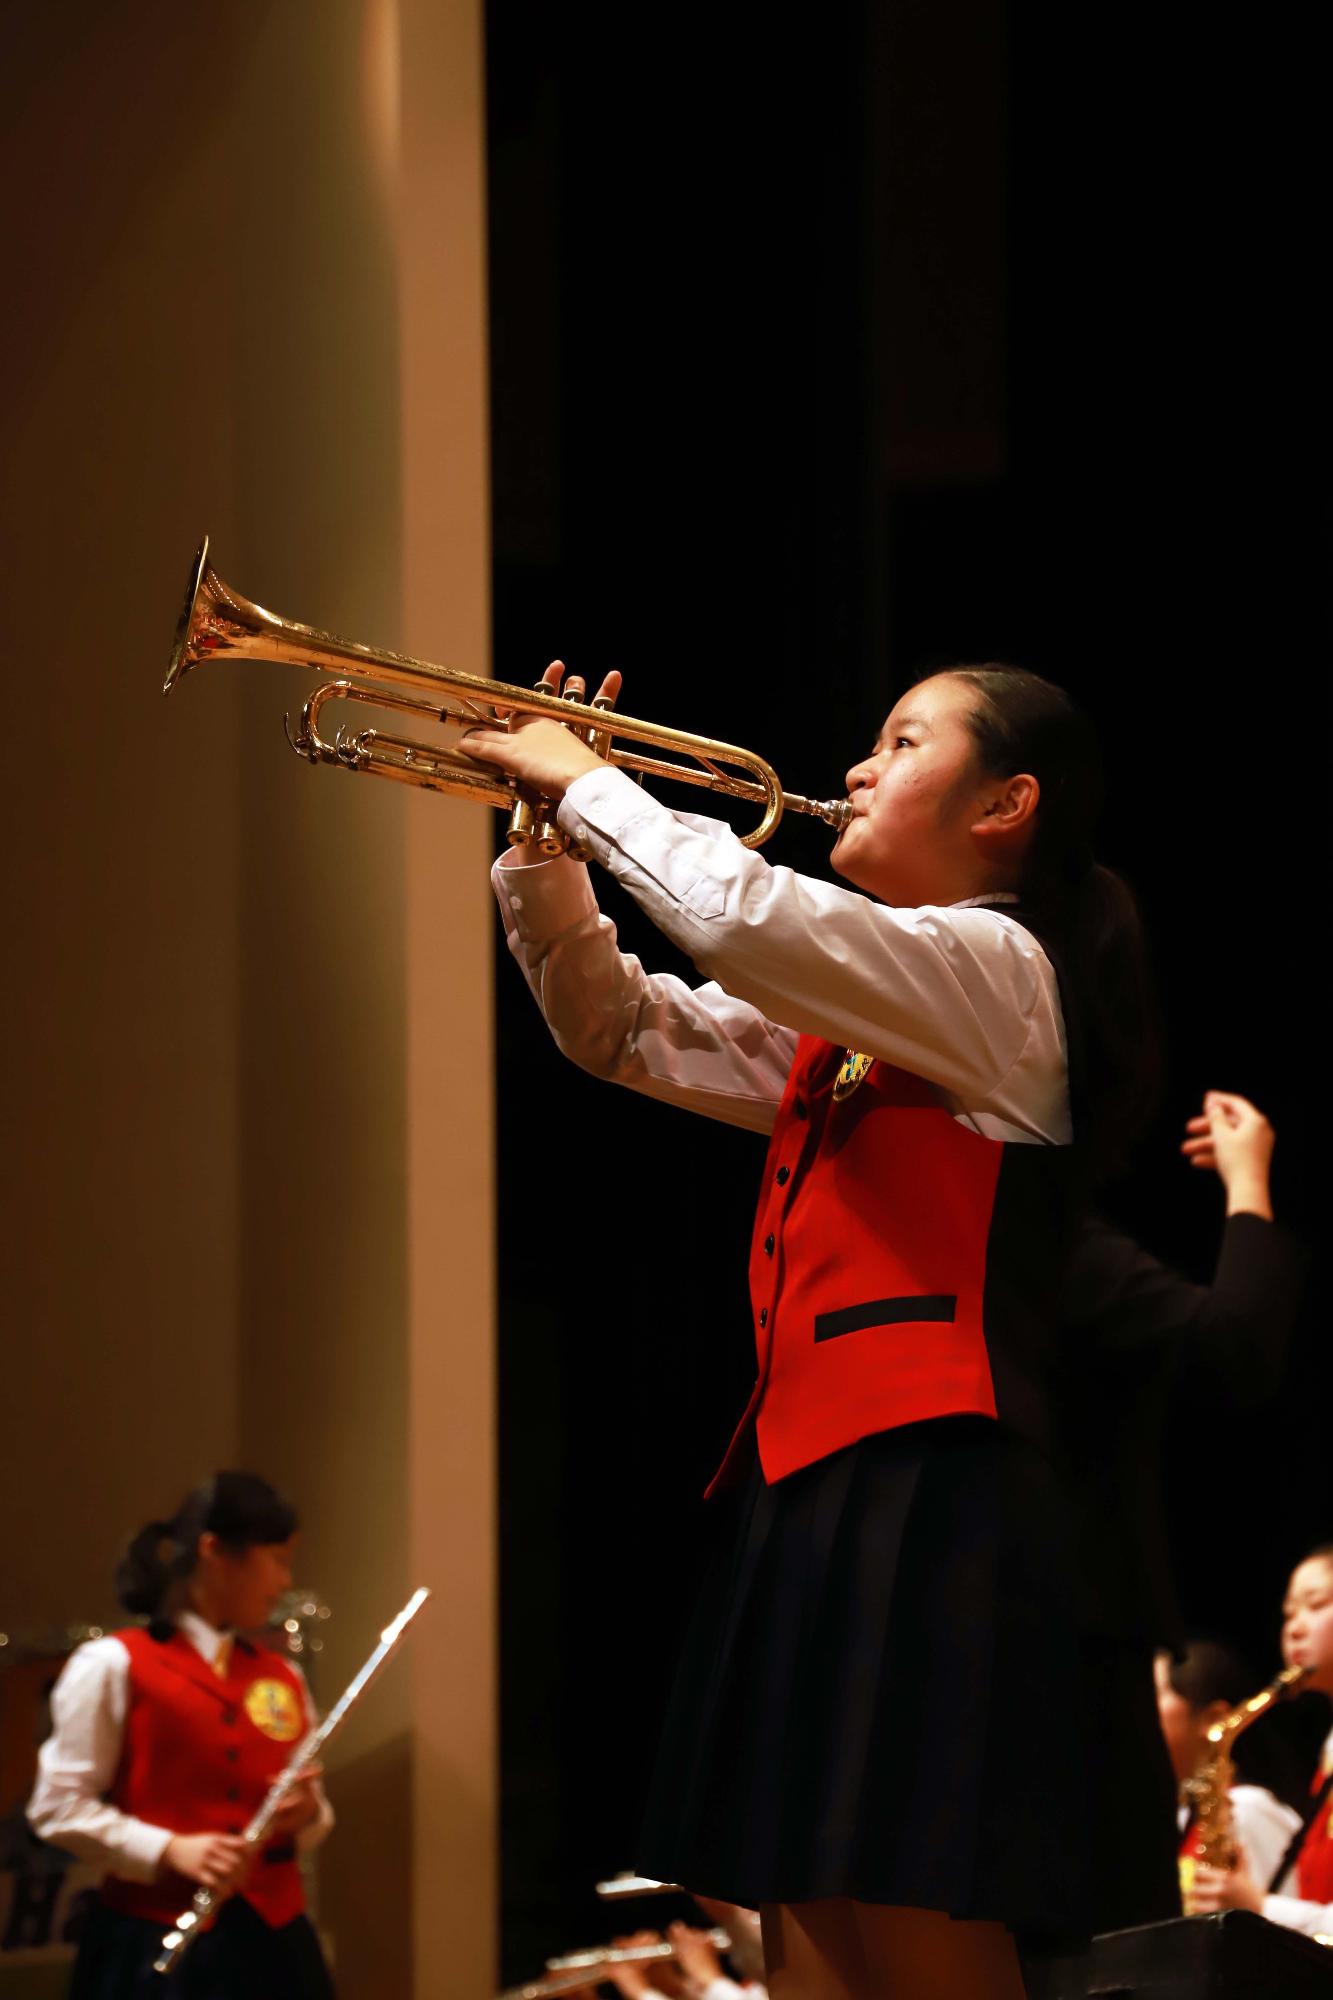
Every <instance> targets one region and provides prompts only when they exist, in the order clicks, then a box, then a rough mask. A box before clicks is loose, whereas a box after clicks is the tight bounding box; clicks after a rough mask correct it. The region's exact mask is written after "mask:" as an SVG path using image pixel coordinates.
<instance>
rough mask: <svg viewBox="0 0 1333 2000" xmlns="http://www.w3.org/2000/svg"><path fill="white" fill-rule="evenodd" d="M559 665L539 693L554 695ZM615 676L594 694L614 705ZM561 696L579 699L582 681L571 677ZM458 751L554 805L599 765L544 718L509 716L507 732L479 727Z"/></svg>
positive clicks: (617, 680) (576, 741)
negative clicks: (490, 767)
mask: <svg viewBox="0 0 1333 2000" xmlns="http://www.w3.org/2000/svg"><path fill="white" fill-rule="evenodd" d="M564 671H565V669H564V666H563V664H562V663H561V662H560V661H559V660H553V661H552V662H551V664H550V666H549V667H548V668H547V669H546V672H545V673H544V674H543V675H542V681H541V685H542V688H543V689H544V690H545V691H546V692H549V693H551V694H559V693H560V691H561V688H560V684H561V681H562V679H563V677H564ZM620 679H621V677H620V675H619V674H618V673H610V674H608V675H607V676H606V678H605V680H604V681H603V682H602V685H601V687H600V688H599V689H598V695H599V696H605V697H606V699H607V700H608V701H614V700H615V698H616V696H617V695H618V694H619V692H620ZM565 692H566V693H567V694H569V695H572V696H573V697H574V699H575V700H578V701H582V700H583V699H584V692H585V689H584V682H583V680H582V679H581V678H580V677H579V676H578V675H572V676H571V677H570V680H569V682H568V684H567V686H566V688H565ZM459 748H460V749H461V750H463V751H464V752H465V753H466V755H467V756H469V757H475V758H476V760H477V762H478V763H481V764H496V765H498V766H499V768H500V769H501V770H502V771H508V772H509V774H510V776H511V777H514V778H517V780H518V782H519V783H520V784H521V785H522V786H524V788H525V789H526V790H528V791H530V792H535V793H538V794H539V795H540V796H541V797H542V798H544V799H553V800H556V801H559V800H560V799H562V798H563V797H564V796H565V793H566V791H567V790H568V788H569V786H570V785H572V784H573V782H574V780H575V778H581V777H582V776H583V775H584V773H585V772H586V771H595V770H597V769H598V767H599V766H600V764H601V763H602V762H603V760H602V758H600V757H599V756H598V755H597V752H596V751H595V750H593V749H590V748H589V746H588V745H587V744H586V743H582V742H580V741H579V739H578V737H577V736H575V735H574V734H573V733H572V731H570V730H569V729H567V728H566V727H565V725H564V724H563V723H561V722H556V721H555V720H554V719H553V718H552V717H550V716H545V715H512V716H511V717H510V718H509V725H508V727H507V728H503V729H501V728H490V727H487V726H480V727H476V728H472V729H465V730H464V731H463V733H462V735H461V736H460V738H459Z"/></svg>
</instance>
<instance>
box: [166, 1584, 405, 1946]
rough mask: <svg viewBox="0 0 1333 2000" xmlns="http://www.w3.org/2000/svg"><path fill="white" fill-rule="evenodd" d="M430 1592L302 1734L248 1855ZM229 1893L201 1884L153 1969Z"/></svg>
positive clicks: (254, 1830)
mask: <svg viewBox="0 0 1333 2000" xmlns="http://www.w3.org/2000/svg"><path fill="white" fill-rule="evenodd" d="M429 1596H430V1592H429V1591H428V1590H417V1591H414V1592H413V1594H412V1596H411V1597H410V1598H409V1599H408V1601H407V1603H406V1604H405V1605H404V1606H403V1608H402V1610H401V1611H400V1612H399V1613H398V1616H397V1617H396V1618H395V1619H394V1620H393V1623H392V1624H391V1625H386V1626H385V1628H384V1630H383V1631H382V1632H381V1633H380V1639H379V1644H378V1645H377V1646H376V1648H375V1650H374V1652H373V1653H372V1654H371V1655H370V1658H369V1659H368V1660H367V1661H366V1663H365V1665H364V1666H363V1667H362V1669H361V1671H360V1673H359V1674H358V1675H357V1676H356V1678H355V1680H353V1681H351V1682H349V1684H348V1686H347V1687H346V1688H344V1690H343V1692H342V1694H341V1695H340V1696H339V1698H338V1700H337V1701H336V1702H335V1703H334V1705H333V1707H332V1708H331V1709H330V1710H329V1712H328V1714H327V1715H326V1716H325V1718H324V1720H323V1721H322V1722H320V1723H317V1724H316V1725H315V1727H314V1728H313V1729H309V1730H307V1731H306V1733H305V1735H304V1736H303V1737H302V1738H301V1740H300V1742H299V1743H298V1744H297V1746H296V1748H295V1750H294V1751H293V1752H292V1754H291V1756H290V1758H289V1759H288V1761H287V1764H286V1766H285V1767H284V1769H283V1770H282V1771H281V1772H280V1773H279V1775H278V1777H277V1778H276V1779H275V1780H274V1782H273V1784H272V1785H271V1786H270V1787H269V1789H268V1791H267V1792H266V1794H265V1795H264V1799H263V1802H262V1804H261V1805H260V1807H259V1810H258V1812H256V1814H255V1816H254V1818H253V1819H252V1820H251V1821H250V1824H249V1826H247V1827H246V1829H245V1832H244V1834H243V1835H242V1838H243V1839H244V1841H245V1843H246V1845H247V1847H249V1848H250V1849H251V1851H252V1853H255V1854H257V1853H258V1852H259V1850H260V1849H261V1848H262V1846H263V1845H264V1842H265V1840H266V1839H267V1838H268V1833H269V1829H270V1827H271V1826H272V1824H273V1820H274V1818H275V1816H276V1814H277V1811H278V1808H279V1806H280V1805H281V1804H282V1803H283V1801H284V1799H285V1798H286V1797H287V1794H288V1793H289V1792H290V1790H291V1788H292V1786H293V1785H294V1784H295V1782H296V1780H297V1779H298V1778H299V1777H300V1775H301V1773H302V1771H304V1770H306V1769H308V1767H309V1766H310V1765H311V1764H313V1763H315V1761H316V1760H317V1758H318V1757H319V1753H320V1751H321V1750H322V1749H323V1748H324V1745H325V1744H326V1743H327V1742H328V1741H329V1739H330V1737H332V1736H334V1735H336V1734H337V1732H338V1730H339V1729H341V1728H342V1725H343V1723H344V1722H345V1721H346V1719H347V1715H348V1712H349V1711H350V1709H351V1708H352V1706H353V1704H354V1703H355V1702H357V1701H359V1700H360V1698H361V1696H362V1695H363V1694H364V1693H365V1691H366V1689H367V1688H368V1687H369V1686H370V1683H371V1682H372V1681H373V1680H374V1678H375V1676H376V1674H377V1673H378V1672H379V1670H380V1668H381V1667H382V1666H383V1665H384V1663H385V1661H386V1660H387V1659H388V1657H389V1655H390V1653H392V1652H393V1651H394V1649H395V1648H396V1647H397V1645H398V1644H399V1642H400V1640H401V1639H402V1637H403V1634H404V1633H405V1632H406V1630H407V1628H408V1626H409V1625H410V1624H411V1622H412V1620H413V1619H414V1618H415V1617H416V1615H417V1613H418V1611H420V1609H421V1607H422V1605H423V1604H424V1603H425V1602H426V1599H427V1598H428V1597H429ZM228 1893H229V1892H228V1891H226V1890H222V1891H219V1890H215V1889H204V1888H199V1889H196V1890H195V1892H194V1895H193V1897H192V1898H191V1901H190V1907H189V1909H188V1910H184V1911H182V1912H181V1914H180V1916H178V1917H177V1919H176V1922H175V1925H174V1927H173V1928H172V1929H171V1930H169V1931H168V1932H167V1934H166V1936H165V1937H164V1938H163V1940H162V1948H161V1950H160V1951H159V1953H158V1955H157V1957H156V1958H155V1959H154V1960H153V1970H154V1972H172V1971H174V1970H175V1968H176V1966H178V1965H179V1964H180V1961H181V1959H182V1958H183V1957H184V1956H185V1953H186V1952H187V1951H188V1949H189V1947H190V1945H191V1944H192V1943H193V1942H194V1940H195V1938H197V1937H198V1935H199V1933H200V1931H201V1930H202V1929H203V1928H204V1926H205V1925H206V1924H207V1922H208V1920H209V1918H210V1917H212V1916H214V1915H215V1914H216V1912H217V1911H218V1910H219V1909H220V1908H221V1906H222V1904H223V1903H224V1902H225V1901H226V1899H227V1895H228Z"/></svg>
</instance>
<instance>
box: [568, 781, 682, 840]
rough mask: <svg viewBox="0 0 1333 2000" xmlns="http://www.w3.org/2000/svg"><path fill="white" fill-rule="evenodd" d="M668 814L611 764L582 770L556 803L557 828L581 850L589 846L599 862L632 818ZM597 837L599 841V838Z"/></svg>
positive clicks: (667, 815) (668, 814) (639, 786)
mask: <svg viewBox="0 0 1333 2000" xmlns="http://www.w3.org/2000/svg"><path fill="white" fill-rule="evenodd" d="M657 813H661V814H663V815H664V816H665V817H666V818H667V819H670V818H671V814H670V812H669V811H668V810H667V808H666V807H665V806H664V805H661V804H660V803H659V802H658V800H656V799H655V798H653V796H652V795H651V793H649V792H645V791H644V789H643V787H642V785H636V784H635V782H634V780H633V778H631V777H629V776H627V774H626V773H625V772H624V771H620V770H617V769H616V768H615V766H614V765H611V764H607V765H605V766H604V767H603V768H602V769H601V770H600V771H585V772H584V773H583V776H582V777H581V778H575V780H574V782H573V784H572V785H571V786H570V787H569V789H568V790H567V791H566V793H565V796H564V798H563V799H562V800H561V802H560V814H559V818H560V826H561V830H562V831H563V832H565V833H567V834H568V835H569V837H570V839H571V840H576V841H577V842H578V843H579V845H580V846H581V847H590V848H591V849H592V851H593V853H594V854H595V855H596V856H597V858H598V860H599V861H601V860H603V859H604V858H605V855H604V852H603V850H604V848H605V847H606V846H608V845H611V844H618V843H619V840H620V837H621V835H622V834H623V833H624V831H625V828H626V827H627V826H630V825H631V824H632V823H633V821H635V820H636V819H651V818H652V817H653V816H654V815H655V814H657ZM599 836H600V839H599Z"/></svg>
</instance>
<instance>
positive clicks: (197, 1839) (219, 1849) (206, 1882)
mask: <svg viewBox="0 0 1333 2000" xmlns="http://www.w3.org/2000/svg"><path fill="white" fill-rule="evenodd" d="M253 1859H254V1855H253V1852H252V1850H251V1849H250V1847H249V1846H248V1845H247V1843H246V1842H245V1841H244V1840H242V1838H241V1836H240V1834H239V1833H174V1834H173V1835H172V1836H171V1839H170V1840H169V1841H168V1842H167V1844H166V1847H165V1849H164V1850H163V1854H162V1865H163V1867H164V1868H171V1869H174V1870H175V1872H176V1874H177V1875H184V1876H185V1877H186V1879H187V1880H188V1881H190V1882H198V1883H199V1884H200V1885H201V1886H202V1887H203V1888H205V1889H214V1890H222V1889H234V1888H235V1887H236V1885H237V1883H238V1882H240V1881H241V1880H242V1878H243V1877H244V1875H245V1874H246V1872H247V1871H248V1869H249V1866H250V1863H251V1861H252V1860H253Z"/></svg>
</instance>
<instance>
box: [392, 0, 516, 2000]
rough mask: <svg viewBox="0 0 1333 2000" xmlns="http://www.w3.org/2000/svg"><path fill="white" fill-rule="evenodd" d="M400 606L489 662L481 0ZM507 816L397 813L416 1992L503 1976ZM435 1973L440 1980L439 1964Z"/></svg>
mask: <svg viewBox="0 0 1333 2000" xmlns="http://www.w3.org/2000/svg"><path fill="white" fill-rule="evenodd" d="M400 19H401V55H402V61H401V71H400V74H401V93H402V94H401V106H402V110H401V132H402V140H401V149H402V150H401V162H400V166H401V179H400V201H401V207H400V238H399V240H400V246H401V254H400V269H401V273H402V316H401V341H402V349H401V351H402V397H403V499H404V508H403V522H404V541H403V580H404V619H405V624H406V635H407V640H408V643H409V645H410V647H411V648H412V650H413V651H416V652H419V653H422V654H424V655H426V657H428V658H432V659H439V660H442V661H446V662H448V663H450V664H452V665H455V666H459V667H463V668H465V669H467V670H468V671H471V672H479V673H489V672H490V671H491V666H490V546H489V518H490V517H489V482H488V473H487V373H486V322H485V196H484V178H483V175H484V159H485V146H484V130H483V104H484V92H483V67H482V48H481V9H480V4H479V0H454V4H451V5H449V6H444V7H441V6H439V5H436V4H433V0H400ZM495 831H496V820H495V816H494V815H493V814H492V813H490V812H488V811H485V810H482V809H479V808H477V807H473V806H468V805H464V804H462V803H455V802H454V801H444V800H435V799H432V798H430V797H428V796H425V795H423V796H419V797H416V798H413V799H412V800H411V801H410V810H409V814H408V821H407V871H406V897H407V926H406V953H407V996H408V1007H407V1023H408V1045H407V1078H408V1133H409V1151H408V1160H409V1177H408V1179H409V1190H410V1193H409V1210H408V1213H409V1224H410V1229H409V1255H408V1299H409V1322H410V1329H411V1334H410V1353H411V1388H412V1404H411V1411H412V1417H411V1421H412V1453H411V1463H412V1488H411V1495H410V1507H411V1546H412V1550H413V1562H414V1570H413V1574H414V1578H415V1579H418V1580H420V1581H423V1582H426V1583H429V1584H431V1585H432V1586H433V1587H434V1588H435V1589H436V1590H437V1591H438V1593H439V1598H438V1601H437V1603H436V1605H435V1607H434V1611H435V1615H434V1617H433V1618H432V1619H431V1621H430V1622H429V1624H427V1625H423V1630H422V1633H421V1640H420V1644H419V1646H418V1647H417V1649H416V1652H415V1654H414V1659H413V1673H414V1683H413V1692H414V1702H415V1726H416V1762H415V1784H414V1792H413V1805H414V1824H415V1834H416V1848H415V1857H414V1865H415V1924H414V1935H415V1942H416V1963H417V1987H416V1990H417V1992H418V1993H419V1994H421V1995H423V1996H424V1995H426V1994H432V1993H437V1992H443V1991H445V1990H446V1988H445V1985H444V1983H443V1979H442V1971H441V1969H442V1968H443V1967H445V1966H447V1967H448V1969H449V1971H448V1988H447V1990H448V1991H449V1992H450V1994H451V1995H454V1994H456V1995H458V1996H459V2000H474V1997H475V2000H481V1996H484V1995H487V1994H491V1993H494V1991H495V1988H496V1983H497V1982H496V1972H497V1966H496V1939H497V1928H498V1926H497V1922H496V1915H497V1905H498V1855H497V1842H498V1824H497V1818H498V1807H497V1772H496V1754H497V1753H496V1713H497V1685H496V1684H497V1672H498V1663H497V1658H496V1635H495V1625H496V1519H495V1346H494V1320H495V1300H494V1280H493V1259H494V1249H493V1245H494V1202H495V1190H494V1169H493V1160H494V1134H493V1119H494V1111H493V1084H492V1020H493V1008H492V979H491V969H492V949H493V927H494V923H495V917H494V908H493V903H492V899H491V896H490V892H489V889H488V887H487V882H486V875H487V866H488V862H489V858H490V855H491V853H492V852H493V848H494V841H495ZM432 1974H433V1978H432Z"/></svg>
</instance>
